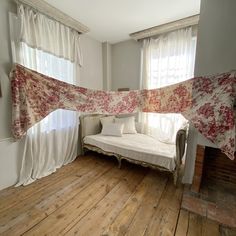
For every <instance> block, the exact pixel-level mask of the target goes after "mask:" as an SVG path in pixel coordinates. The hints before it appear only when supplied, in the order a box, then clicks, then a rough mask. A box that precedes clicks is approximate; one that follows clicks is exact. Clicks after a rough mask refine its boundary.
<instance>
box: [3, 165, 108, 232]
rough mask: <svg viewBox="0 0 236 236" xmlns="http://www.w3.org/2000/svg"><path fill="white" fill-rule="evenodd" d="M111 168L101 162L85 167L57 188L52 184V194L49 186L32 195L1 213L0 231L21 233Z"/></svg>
mask: <svg viewBox="0 0 236 236" xmlns="http://www.w3.org/2000/svg"><path fill="white" fill-rule="evenodd" d="M110 168H112V166H111V165H109V164H107V165H105V166H104V164H100V165H98V166H96V168H92V170H91V169H89V167H88V168H87V167H84V168H83V169H82V170H81V171H80V175H79V176H72V178H71V180H72V181H71V182H70V179H69V181H68V179H65V180H64V182H62V183H61V182H60V183H59V186H56V188H53V187H55V185H52V192H51V193H50V194H48V193H47V190H48V188H47V189H45V191H44V192H42V193H41V194H39V196H38V195H36V196H32V197H31V198H30V199H27V201H26V202H24V201H23V202H22V204H18V205H17V207H15V208H12V209H9V210H8V211H7V212H5V214H4V215H0V222H1V223H0V233H3V232H5V233H6V234H7V235H19V234H21V233H23V232H25V231H27V230H28V229H29V228H31V227H33V226H34V225H36V224H37V223H38V222H40V221H41V220H43V219H44V218H46V217H47V216H48V215H49V214H51V213H52V212H54V211H55V210H56V209H58V208H59V207H60V206H61V205H63V204H64V203H65V202H67V201H69V200H70V199H71V198H72V197H74V196H75V195H76V194H77V193H78V191H82V190H83V189H84V188H85V187H86V186H88V185H89V184H91V183H92V182H94V181H96V179H97V178H98V177H99V176H101V175H102V174H103V173H105V172H106V171H108V170H109V169H110ZM66 180H67V181H66ZM50 187H51V186H50Z"/></svg>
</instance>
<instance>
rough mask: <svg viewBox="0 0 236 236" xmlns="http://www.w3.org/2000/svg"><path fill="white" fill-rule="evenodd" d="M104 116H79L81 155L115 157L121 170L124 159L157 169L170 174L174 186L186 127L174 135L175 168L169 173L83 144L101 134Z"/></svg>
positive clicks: (145, 163)
mask: <svg viewBox="0 0 236 236" xmlns="http://www.w3.org/2000/svg"><path fill="white" fill-rule="evenodd" d="M104 116H105V115H97V114H89V115H81V116H80V129H79V131H80V141H81V151H82V154H83V155H84V154H85V152H86V151H89V150H90V151H94V152H97V153H101V154H104V155H106V156H114V157H116V159H117V161H118V164H119V168H121V162H122V160H123V159H124V160H126V161H128V162H131V163H134V164H138V165H141V166H144V167H150V168H152V169H158V170H160V171H166V172H171V173H172V174H173V180H174V184H175V185H176V183H177V180H178V177H179V172H180V167H181V164H182V158H183V156H184V153H185V147H186V139H187V126H186V127H184V128H181V129H180V130H178V132H177V134H176V158H175V164H176V168H175V170H174V171H170V170H168V169H166V168H164V167H161V166H158V165H153V164H150V163H147V162H144V161H138V160H133V159H130V158H128V157H125V156H121V155H119V154H117V153H112V152H106V151H104V150H102V149H101V148H98V147H96V146H93V145H89V144H85V143H84V142H83V140H84V137H85V136H87V135H94V134H99V133H101V129H102V127H101V123H100V118H101V117H104Z"/></svg>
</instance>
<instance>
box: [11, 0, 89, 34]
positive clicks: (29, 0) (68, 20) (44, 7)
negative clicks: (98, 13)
mask: <svg viewBox="0 0 236 236" xmlns="http://www.w3.org/2000/svg"><path fill="white" fill-rule="evenodd" d="M15 2H16V3H17V4H21V3H22V4H25V5H27V6H30V7H32V8H34V9H35V10H37V11H39V12H41V13H42V14H44V15H47V16H49V17H50V18H53V19H54V20H56V21H59V22H60V23H62V24H64V25H66V26H68V27H70V28H72V29H75V30H76V31H78V32H79V33H81V34H83V33H87V32H89V28H88V27H87V26H85V25H83V24H82V23H80V22H79V21H77V20H75V19H73V18H72V17H70V16H68V15H66V14H65V13H63V12H62V11H60V10H58V9H57V8H55V7H53V6H52V5H50V4H48V3H47V2H45V1H43V0H37V1H35V0H15Z"/></svg>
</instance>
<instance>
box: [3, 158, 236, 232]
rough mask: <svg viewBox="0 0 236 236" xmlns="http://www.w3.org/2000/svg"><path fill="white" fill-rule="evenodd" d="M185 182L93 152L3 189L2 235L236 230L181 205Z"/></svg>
mask: <svg viewBox="0 0 236 236" xmlns="http://www.w3.org/2000/svg"><path fill="white" fill-rule="evenodd" d="M182 193H183V187H182V186H179V187H177V188H176V187H175V186H174V185H173V181H172V177H171V175H168V174H163V173H160V172H158V171H151V170H149V169H147V168H143V167H139V166H137V165H132V164H128V163H124V165H123V166H122V169H118V168H117V163H116V161H115V160H113V159H111V158H107V157H103V156H101V155H96V154H91V155H89V156H85V157H79V158H78V159H77V160H76V161H75V162H73V163H72V164H69V165H67V166H65V167H63V168H61V169H60V170H58V171H57V172H56V173H54V174H52V175H50V176H48V177H45V178H43V179H41V180H38V181H36V182H34V183H33V184H31V185H28V186H26V187H18V188H14V187H12V188H8V189H6V190H3V191H0V235H9V236H13V235H86V236H87V235H88V236H90V235H92V236H93V235H104V236H105V235H131V236H132V235H134V236H138V235H155V236H156V235H179V236H184V235H210V236H215V235H234V233H235V231H232V230H229V229H227V228H223V227H220V226H219V225H218V224H216V223H214V222H213V221H209V220H207V219H206V218H203V217H200V216H197V215H194V214H192V213H189V212H187V211H184V210H180V205H181V199H182Z"/></svg>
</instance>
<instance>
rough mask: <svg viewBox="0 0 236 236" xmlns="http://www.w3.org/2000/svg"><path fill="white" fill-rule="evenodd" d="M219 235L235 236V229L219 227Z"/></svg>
mask: <svg viewBox="0 0 236 236" xmlns="http://www.w3.org/2000/svg"><path fill="white" fill-rule="evenodd" d="M220 235H221V236H236V229H230V228H227V227H224V226H220ZM212 236H213V235H212Z"/></svg>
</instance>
